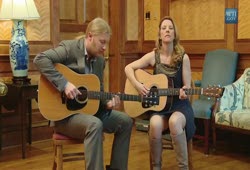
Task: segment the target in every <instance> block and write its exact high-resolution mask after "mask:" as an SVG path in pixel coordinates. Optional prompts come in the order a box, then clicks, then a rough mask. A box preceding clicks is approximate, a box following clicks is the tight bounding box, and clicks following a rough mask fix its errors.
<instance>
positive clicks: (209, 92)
mask: <svg viewBox="0 0 250 170" xmlns="http://www.w3.org/2000/svg"><path fill="white" fill-rule="evenodd" d="M223 92H224V87H220V86H208V87H207V88H203V93H202V94H203V95H205V96H209V97H216V98H220V97H221V96H222V95H223Z"/></svg>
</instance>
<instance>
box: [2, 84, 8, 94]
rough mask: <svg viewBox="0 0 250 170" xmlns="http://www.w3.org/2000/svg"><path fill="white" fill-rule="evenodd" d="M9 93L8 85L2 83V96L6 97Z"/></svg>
mask: <svg viewBox="0 0 250 170" xmlns="http://www.w3.org/2000/svg"><path fill="white" fill-rule="evenodd" d="M7 92H8V87H7V86H6V84H4V83H2V82H0V96H5V95H6V94H7Z"/></svg>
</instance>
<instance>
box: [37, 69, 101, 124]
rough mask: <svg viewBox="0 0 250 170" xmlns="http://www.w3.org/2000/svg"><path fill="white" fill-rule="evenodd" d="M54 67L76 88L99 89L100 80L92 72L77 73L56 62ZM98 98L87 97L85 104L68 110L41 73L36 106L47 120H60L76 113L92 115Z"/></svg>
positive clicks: (97, 105)
mask: <svg viewBox="0 0 250 170" xmlns="http://www.w3.org/2000/svg"><path fill="white" fill-rule="evenodd" d="M55 68H56V69H57V70H58V71H59V72H60V73H61V74H63V75H64V77H65V78H66V79H67V80H68V81H70V82H71V83H73V84H74V85H75V86H76V87H77V88H79V87H85V88H87V90H89V91H100V81H99V79H98V77H97V76H96V75H94V74H78V73H76V72H74V71H72V70H71V69H69V68H68V67H66V66H64V65H62V64H56V65H55ZM99 104H100V101H99V100H94V99H93V100H92V99H88V100H87V104H85V105H84V107H81V108H79V109H77V110H75V109H74V110H69V109H68V108H67V106H66V105H65V104H64V101H63V100H62V93H61V92H59V91H58V90H57V89H56V88H55V87H54V86H53V85H52V84H51V83H50V82H49V81H48V80H47V78H46V77H44V76H43V75H41V77H40V81H39V86H38V107H39V109H40V112H41V114H42V115H43V116H44V117H45V118H46V119H48V120H52V121H57V120H62V119H64V118H66V117H68V116H70V115H73V114H76V113H86V114H92V115H94V114H95V113H96V112H97V110H98V107H99Z"/></svg>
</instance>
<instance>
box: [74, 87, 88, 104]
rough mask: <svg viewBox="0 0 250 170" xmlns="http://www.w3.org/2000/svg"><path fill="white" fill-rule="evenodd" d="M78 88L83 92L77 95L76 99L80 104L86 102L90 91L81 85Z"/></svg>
mask: <svg viewBox="0 0 250 170" xmlns="http://www.w3.org/2000/svg"><path fill="white" fill-rule="evenodd" d="M78 90H79V91H80V92H81V93H82V94H81V95H77V96H76V101H77V102H78V103H80V104H84V103H86V102H87V100H88V91H87V89H86V88H85V87H79V88H78Z"/></svg>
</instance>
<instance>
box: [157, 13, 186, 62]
mask: <svg viewBox="0 0 250 170" xmlns="http://www.w3.org/2000/svg"><path fill="white" fill-rule="evenodd" d="M165 20H170V21H171V22H172V24H173V27H174V35H175V38H174V41H173V47H174V51H173V54H172V59H171V62H170V65H172V66H176V65H177V64H178V63H179V62H181V60H182V56H183V54H184V48H183V46H182V45H181V44H180V37H179V33H178V30H177V28H176V25H175V22H174V20H173V19H172V18H171V17H170V16H165V17H163V18H162V19H161V20H160V23H159V27H158V28H159V31H158V40H157V41H156V49H157V50H158V51H159V50H161V47H162V41H161V38H160V30H161V24H162V22H163V21H165Z"/></svg>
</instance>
